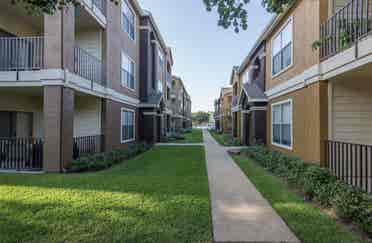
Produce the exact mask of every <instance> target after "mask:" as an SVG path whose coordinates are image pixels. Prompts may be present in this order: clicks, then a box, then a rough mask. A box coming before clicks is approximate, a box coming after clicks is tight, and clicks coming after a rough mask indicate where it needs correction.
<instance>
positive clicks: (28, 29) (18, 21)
mask: <svg viewBox="0 0 372 243" xmlns="http://www.w3.org/2000/svg"><path fill="white" fill-rule="evenodd" d="M0 29H2V30H5V31H7V32H9V33H11V34H13V35H16V36H36V35H40V34H41V32H42V30H41V29H40V28H36V27H34V26H32V25H31V24H29V23H27V20H25V19H22V18H20V17H19V16H14V14H9V13H8V12H7V11H5V10H2V11H1V14H0Z"/></svg>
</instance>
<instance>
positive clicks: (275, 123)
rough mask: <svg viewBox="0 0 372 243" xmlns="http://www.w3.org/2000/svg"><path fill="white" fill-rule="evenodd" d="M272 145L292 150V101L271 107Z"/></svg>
mask: <svg viewBox="0 0 372 243" xmlns="http://www.w3.org/2000/svg"><path fill="white" fill-rule="evenodd" d="M271 108H272V111H271V112H272V117H271V121H272V143H273V144H274V145H277V146H280V147H284V148H287V149H292V100H287V101H284V102H281V103H277V104H273V105H272V107H271Z"/></svg>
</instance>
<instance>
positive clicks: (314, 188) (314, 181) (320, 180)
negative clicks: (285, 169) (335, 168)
mask: <svg viewBox="0 0 372 243" xmlns="http://www.w3.org/2000/svg"><path fill="white" fill-rule="evenodd" d="M331 181H332V182H334V181H335V179H334V177H333V176H332V175H331V174H330V173H329V171H328V170H327V169H325V168H321V167H320V166H316V165H311V166H309V167H308V168H307V169H306V170H305V172H304V177H303V189H304V191H305V193H306V194H307V195H308V196H309V197H310V198H312V197H314V196H315V193H316V192H318V191H319V190H320V188H321V187H322V186H324V185H327V184H329V183H331Z"/></svg>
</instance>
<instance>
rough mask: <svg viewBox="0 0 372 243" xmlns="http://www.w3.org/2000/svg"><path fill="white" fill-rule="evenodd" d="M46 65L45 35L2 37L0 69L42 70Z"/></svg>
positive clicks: (0, 39) (0, 42)
mask: <svg viewBox="0 0 372 243" xmlns="http://www.w3.org/2000/svg"><path fill="white" fill-rule="evenodd" d="M43 67H44V37H1V38H0V71H27V70H40V69H42V68H43Z"/></svg>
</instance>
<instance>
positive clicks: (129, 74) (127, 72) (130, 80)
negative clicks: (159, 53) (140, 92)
mask: <svg viewBox="0 0 372 243" xmlns="http://www.w3.org/2000/svg"><path fill="white" fill-rule="evenodd" d="M135 67H136V65H135V63H134V62H133V61H132V60H131V59H130V58H129V57H128V56H127V55H126V54H125V53H122V54H121V85H122V86H124V87H127V88H129V89H133V90H134V89H135V79H134V73H135V70H136V68H135Z"/></svg>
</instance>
